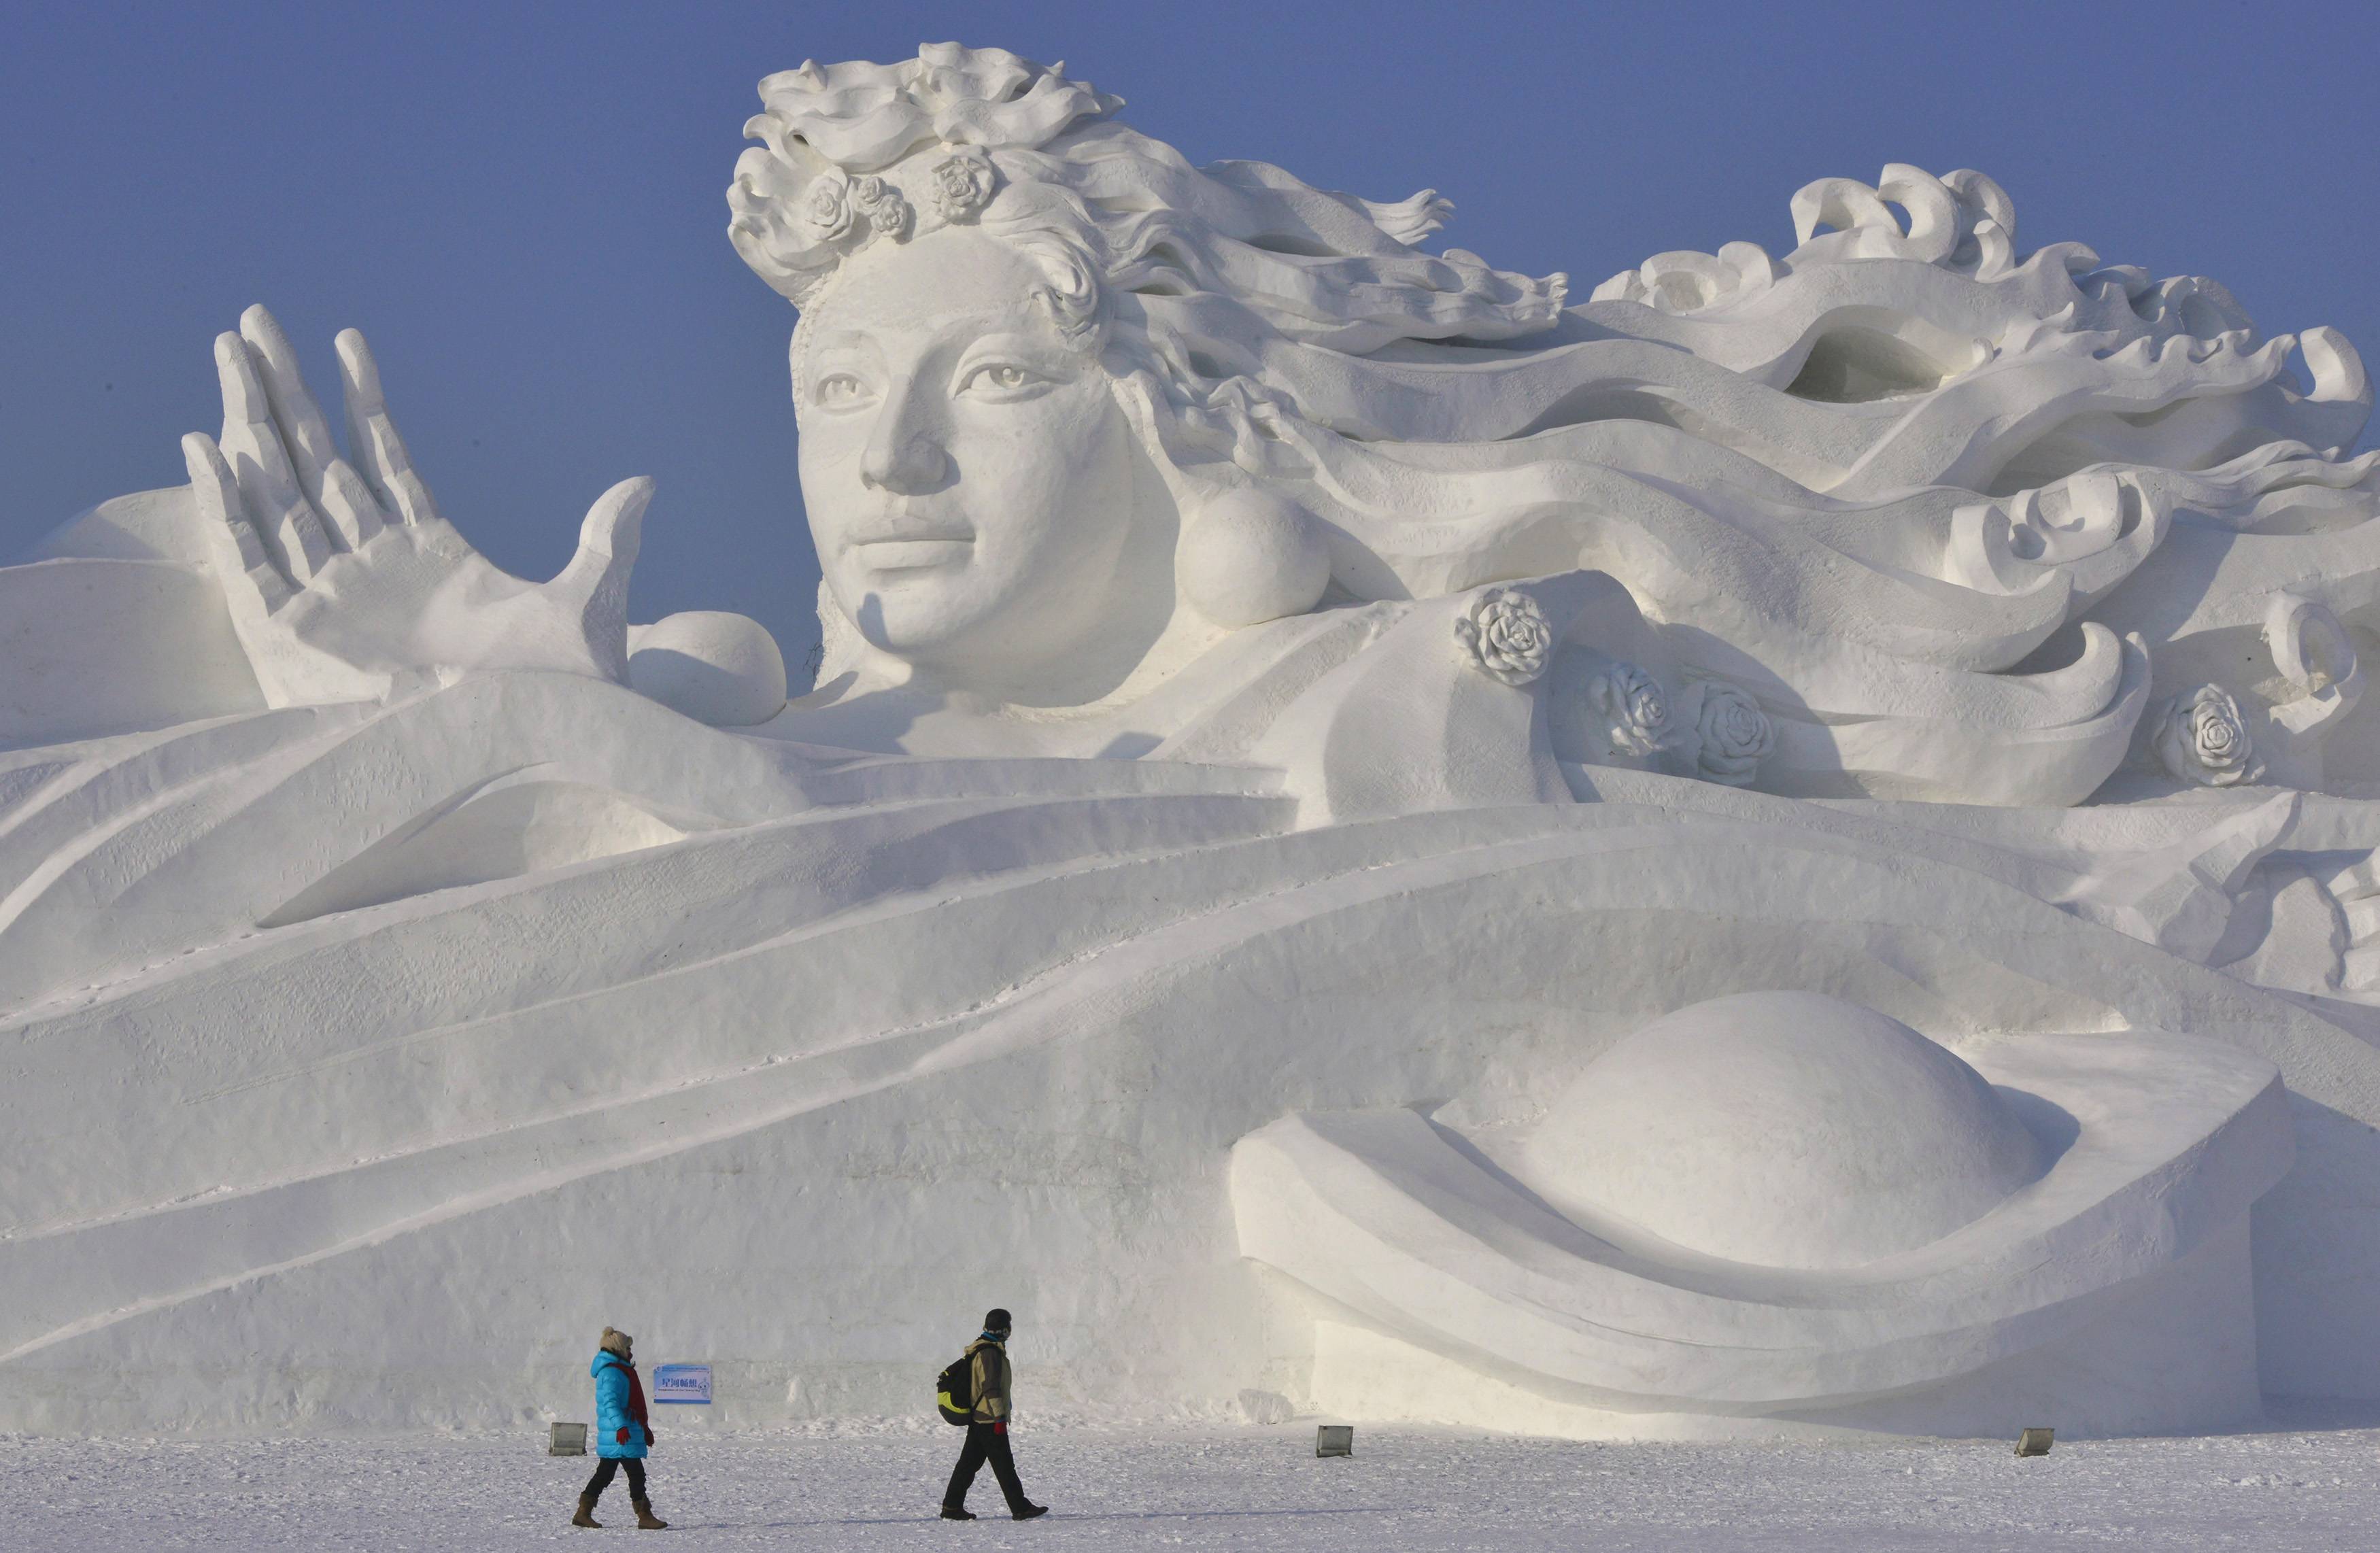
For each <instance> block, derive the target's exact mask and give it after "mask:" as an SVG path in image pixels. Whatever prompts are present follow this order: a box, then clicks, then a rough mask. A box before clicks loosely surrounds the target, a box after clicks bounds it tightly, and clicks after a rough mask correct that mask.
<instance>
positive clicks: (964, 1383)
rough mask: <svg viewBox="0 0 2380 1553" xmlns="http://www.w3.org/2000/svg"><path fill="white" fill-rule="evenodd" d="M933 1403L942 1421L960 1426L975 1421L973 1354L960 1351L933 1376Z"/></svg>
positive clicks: (963, 1426) (962, 1426)
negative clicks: (946, 1366)
mask: <svg viewBox="0 0 2380 1553" xmlns="http://www.w3.org/2000/svg"><path fill="white" fill-rule="evenodd" d="M934 1405H935V1406H936V1407H938V1408H940V1409H941V1413H942V1422H943V1423H945V1424H955V1425H957V1426H959V1427H961V1428H965V1427H966V1426H968V1425H969V1424H972V1423H974V1422H975V1355H974V1354H972V1353H962V1354H960V1355H959V1356H958V1357H957V1358H956V1359H955V1360H953V1362H952V1363H951V1365H950V1367H949V1368H947V1369H945V1370H943V1371H942V1373H941V1375H939V1376H936V1377H934Z"/></svg>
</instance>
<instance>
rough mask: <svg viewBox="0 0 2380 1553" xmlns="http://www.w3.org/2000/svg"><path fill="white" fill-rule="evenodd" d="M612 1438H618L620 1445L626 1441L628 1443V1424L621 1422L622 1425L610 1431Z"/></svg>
mask: <svg viewBox="0 0 2380 1553" xmlns="http://www.w3.org/2000/svg"><path fill="white" fill-rule="evenodd" d="M612 1438H613V1439H615V1440H618V1441H619V1442H620V1443H621V1444H622V1445H625V1444H627V1443H628V1426H626V1425H625V1424H623V1425H621V1426H619V1427H618V1428H616V1429H614V1430H613V1431H612Z"/></svg>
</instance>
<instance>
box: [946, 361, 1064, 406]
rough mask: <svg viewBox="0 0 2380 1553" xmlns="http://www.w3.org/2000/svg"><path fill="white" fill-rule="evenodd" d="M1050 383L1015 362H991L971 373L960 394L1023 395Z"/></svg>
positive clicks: (961, 387)
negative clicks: (1027, 391) (1029, 390)
mask: <svg viewBox="0 0 2380 1553" xmlns="http://www.w3.org/2000/svg"><path fill="white" fill-rule="evenodd" d="M1049 381H1050V380H1049V379H1047V378H1045V377H1043V376H1042V375H1041V374H1040V373H1038V372H1037V371H1035V370H1032V369H1031V368H1029V367H1020V366H1018V365H1016V364H1015V363H1014V362H1013V361H990V362H986V363H985V364H984V365H982V366H980V367H977V369H976V370H973V371H971V372H969V373H968V374H967V375H966V381H965V382H962V383H960V384H959V392H960V393H962V394H990V395H993V396H995V397H998V396H1004V395H1007V394H1022V393H1024V392H1025V391H1026V390H1027V389H1031V388H1036V387H1038V386H1040V385H1041V384H1043V383H1046V382H1049Z"/></svg>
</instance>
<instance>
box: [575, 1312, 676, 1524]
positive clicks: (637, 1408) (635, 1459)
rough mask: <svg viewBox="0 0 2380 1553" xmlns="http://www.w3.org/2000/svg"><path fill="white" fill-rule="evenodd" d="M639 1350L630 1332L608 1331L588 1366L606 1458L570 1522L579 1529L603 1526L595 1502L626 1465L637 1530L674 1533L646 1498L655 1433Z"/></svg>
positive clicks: (599, 1448)
mask: <svg viewBox="0 0 2380 1553" xmlns="http://www.w3.org/2000/svg"><path fill="white" fill-rule="evenodd" d="M635 1347H636V1340H635V1339H634V1338H631V1337H630V1336H628V1334H627V1333H625V1332H623V1331H619V1330H617V1329H613V1328H611V1327H606V1328H604V1329H603V1339H602V1341H601V1344H599V1345H598V1346H597V1348H596V1350H595V1362H594V1363H593V1364H592V1365H589V1366H588V1373H589V1375H591V1376H593V1377H595V1454H596V1455H598V1456H601V1458H602V1460H601V1462H598V1463H596V1467H595V1475H594V1476H592V1477H590V1478H589V1479H588V1480H587V1487H586V1489H585V1491H584V1492H582V1493H581V1494H580V1495H579V1496H578V1513H577V1514H576V1515H574V1516H572V1517H571V1518H570V1523H571V1524H572V1525H574V1526H593V1527H596V1528H598V1529H601V1526H602V1524H603V1523H601V1521H598V1520H596V1519H595V1501H596V1500H597V1499H600V1498H602V1497H603V1490H604V1489H606V1488H609V1487H610V1486H612V1474H613V1473H615V1472H617V1471H619V1470H620V1469H621V1468H622V1467H625V1468H627V1469H628V1503H629V1504H630V1505H631V1506H632V1507H633V1508H634V1509H635V1510H636V1512H637V1530H639V1531H646V1532H660V1531H666V1530H668V1529H669V1523H668V1522H666V1521H664V1520H662V1518H661V1517H660V1516H658V1515H655V1514H654V1513H653V1504H652V1501H651V1500H650V1499H649V1498H645V1452H646V1451H647V1450H650V1449H651V1448H652V1443H653V1429H652V1425H651V1424H650V1423H649V1422H648V1421H647V1420H646V1418H645V1383H644V1382H643V1380H641V1379H640V1378H638V1377H637V1362H636V1360H635V1358H634V1357H633V1356H632V1353H633V1350H634V1349H635Z"/></svg>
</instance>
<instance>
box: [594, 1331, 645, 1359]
mask: <svg viewBox="0 0 2380 1553" xmlns="http://www.w3.org/2000/svg"><path fill="white" fill-rule="evenodd" d="M636 1341H637V1340H636V1339H634V1338H632V1337H630V1336H629V1335H628V1334H627V1333H625V1332H624V1331H622V1330H620V1329H618V1328H617V1327H606V1328H604V1329H603V1341H601V1342H600V1343H597V1344H596V1346H597V1347H598V1348H601V1349H602V1350H603V1351H604V1352H605V1353H617V1354H618V1355H619V1356H620V1357H621V1358H623V1359H625V1358H626V1357H627V1356H628V1349H629V1347H630V1346H631V1345H632V1344H634V1343H635V1342H636Z"/></svg>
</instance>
